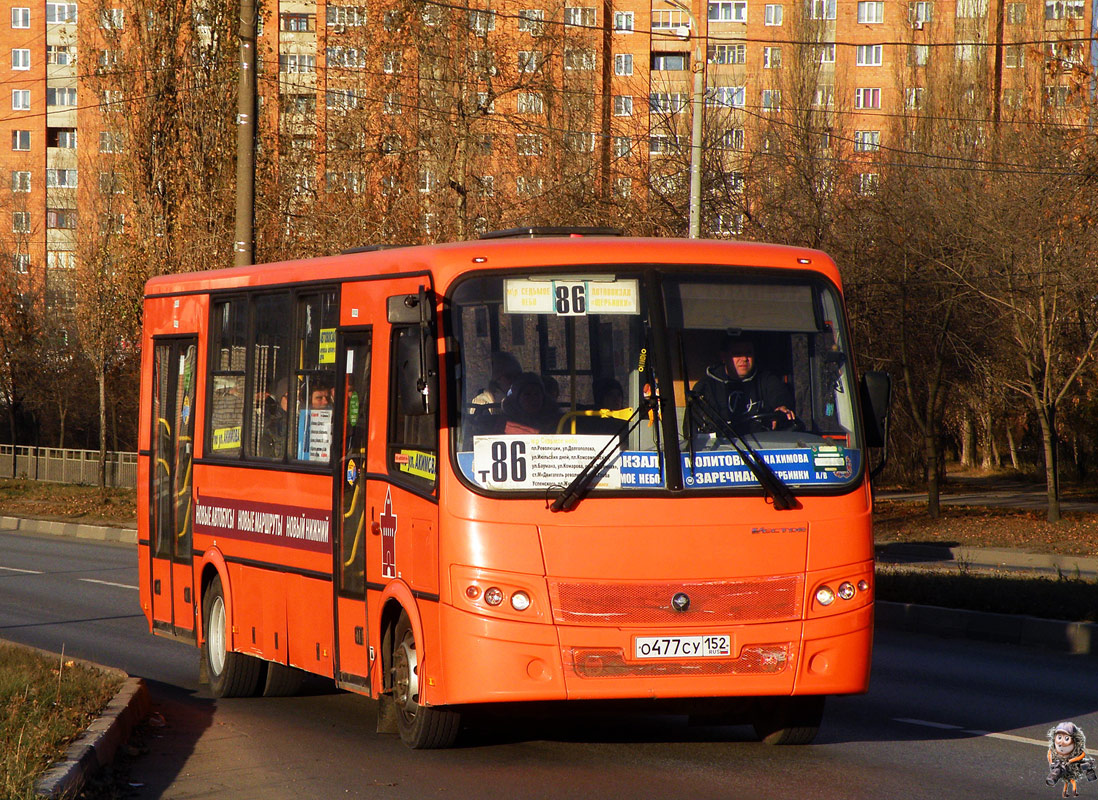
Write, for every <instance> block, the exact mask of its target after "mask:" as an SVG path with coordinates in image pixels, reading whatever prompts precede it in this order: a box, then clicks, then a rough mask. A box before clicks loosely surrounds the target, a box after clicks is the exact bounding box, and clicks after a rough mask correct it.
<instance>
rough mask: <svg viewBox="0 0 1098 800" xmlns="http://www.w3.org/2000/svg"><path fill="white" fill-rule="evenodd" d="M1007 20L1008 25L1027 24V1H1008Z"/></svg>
mask: <svg viewBox="0 0 1098 800" xmlns="http://www.w3.org/2000/svg"><path fill="white" fill-rule="evenodd" d="M1006 21H1007V24H1008V25H1025V23H1026V4H1025V3H1007V7H1006Z"/></svg>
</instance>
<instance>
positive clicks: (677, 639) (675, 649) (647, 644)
mask: <svg viewBox="0 0 1098 800" xmlns="http://www.w3.org/2000/svg"><path fill="white" fill-rule="evenodd" d="M633 652H634V655H635V656H636V657H637V658H718V657H720V656H725V657H727V656H730V655H732V637H731V636H725V635H720V634H718V635H714V636H638V637H637V638H636V639H635V640H634V641H633Z"/></svg>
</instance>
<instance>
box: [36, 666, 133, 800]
mask: <svg viewBox="0 0 1098 800" xmlns="http://www.w3.org/2000/svg"><path fill="white" fill-rule="evenodd" d="M84 663H87V662H84ZM92 666H95V667H97V668H98V669H101V670H103V671H105V672H117V671H118V670H112V669H110V668H109V667H102V666H99V665H92ZM123 674H124V673H123ZM148 713H149V691H148V689H147V688H146V687H145V681H143V680H141V679H140V678H130V677H127V678H126V682H125V683H123V684H122V688H121V689H119V690H118V694H116V695H115V696H114V699H113V700H111V701H110V702H109V703H108V704H107V707H106V708H105V709H103V712H102V713H101V714H100V715H99V718H98V719H96V720H95V721H93V722H92V724H91V725H89V726H88V729H87V730H86V731H84V733H83V734H82V735H81V736H80V737H78V738H77V739H76V741H74V742H73V743H72V744H71V745H69V749H68V750H67V751H66V752H65V757H64V758H63V759H62V760H61V761H58V762H56V763H54V764H53V765H52V766H50V768H49V769H47V770H46V771H45V772H44V773H43V774H42V777H40V778H39V779H38V781H37V782H36V783H35V787H34V789H35V796H36V797H44V798H50V800H70V799H71V798H75V797H76V796H77V795H78V794H80V791H81V789H83V788H84V784H85V783H86V782H87V780H88V778H90V777H91V776H92V775H94V774H95V773H97V772H98V771H99V770H100V769H102V768H103V767H105V766H107V765H108V764H110V763H111V762H112V761H113V760H114V756H115V753H117V751H118V748H119V747H120V746H121V745H122V744H123V743H124V742H125V741H126V740H127V739H129V736H130V732H131V731H132V730H133V727H134V725H136V724H137V723H138V722H140V721H141V720H143V719H144V718H145V717H146V716H148Z"/></svg>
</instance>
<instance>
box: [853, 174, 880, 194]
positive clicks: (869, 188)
mask: <svg viewBox="0 0 1098 800" xmlns="http://www.w3.org/2000/svg"><path fill="white" fill-rule="evenodd" d="M880 178H881V176H880V175H878V174H877V173H876V172H860V173H858V182H857V184H856V186H855V190H856V191H857V192H858V194H864V195H874V194H877V187H878V186H879V185H880V182H881V181H880Z"/></svg>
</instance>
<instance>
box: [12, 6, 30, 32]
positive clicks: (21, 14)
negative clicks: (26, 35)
mask: <svg viewBox="0 0 1098 800" xmlns="http://www.w3.org/2000/svg"><path fill="white" fill-rule="evenodd" d="M11 26H12V27H13V28H29V27H30V26H31V10H30V9H29V8H13V9H12V10H11Z"/></svg>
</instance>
